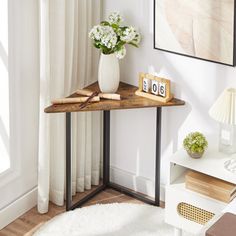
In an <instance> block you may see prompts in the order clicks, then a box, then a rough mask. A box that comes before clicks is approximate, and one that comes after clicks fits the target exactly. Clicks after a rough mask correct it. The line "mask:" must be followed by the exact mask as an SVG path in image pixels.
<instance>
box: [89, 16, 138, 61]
mask: <svg viewBox="0 0 236 236" xmlns="http://www.w3.org/2000/svg"><path fill="white" fill-rule="evenodd" d="M122 22H123V19H122V17H121V16H120V14H119V13H118V12H113V13H112V14H111V15H109V17H108V20H107V21H102V22H101V23H100V25H96V26H94V27H93V28H92V29H91V31H90V32H89V37H90V38H91V39H92V40H93V44H94V46H95V47H96V48H98V49H100V50H101V51H102V53H103V54H105V55H109V54H113V53H115V54H116V57H117V58H119V59H122V58H124V57H125V55H126V48H125V45H126V44H129V45H132V46H135V47H138V46H139V43H140V40H141V35H140V33H139V32H138V31H137V30H136V29H135V28H134V27H132V26H122V25H121V23H122Z"/></svg>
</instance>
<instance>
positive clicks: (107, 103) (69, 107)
mask: <svg viewBox="0 0 236 236" xmlns="http://www.w3.org/2000/svg"><path fill="white" fill-rule="evenodd" d="M85 89H89V90H91V91H94V92H95V91H99V86H98V83H97V82H96V83H94V84H92V85H90V86H88V87H86V88H85ZM137 89H138V88H137V87H135V86H132V85H129V84H126V83H122V82H121V83H120V86H119V89H118V92H117V93H118V94H120V95H121V101H111V100H101V101H100V102H96V103H89V104H88V105H87V106H86V107H85V108H83V109H80V104H62V105H52V106H49V107H47V108H46V109H45V112H46V113H65V114H66V210H67V211H69V210H73V209H75V208H77V207H80V206H82V205H83V204H84V203H86V202H87V201H88V200H89V199H91V198H92V197H94V196H95V195H96V194H98V193H100V192H101V191H103V190H104V189H106V188H112V189H115V190H118V191H120V192H123V193H125V194H127V195H130V196H132V197H134V198H137V199H139V200H141V201H144V202H146V203H148V204H152V205H156V206H159V204H160V203H159V202H160V197H159V196H160V164H161V163H160V161H161V156H160V150H161V111H162V107H171V106H182V105H184V104H185V102H184V101H181V100H179V99H175V98H174V99H172V100H171V101H170V102H168V103H161V102H157V101H153V100H150V99H147V98H143V97H139V96H137V95H135V91H136V90H137ZM78 96H79V95H77V94H72V95H71V96H69V97H78ZM151 107H155V108H157V118H156V165H155V173H156V174H155V199H154V200H153V199H151V198H149V197H145V196H144V195H143V194H140V193H137V192H134V191H132V190H129V189H127V188H125V187H123V186H120V185H117V184H115V183H112V182H111V181H110V111H111V110H123V109H134V108H151ZM88 111H90V112H91V111H103V113H104V114H103V184H102V185H101V186H99V187H97V189H96V190H94V191H93V192H91V193H90V194H88V195H87V196H85V197H84V198H83V199H81V200H80V201H78V202H77V203H75V204H74V205H72V192H71V169H72V167H71V164H72V163H71V113H72V112H88Z"/></svg>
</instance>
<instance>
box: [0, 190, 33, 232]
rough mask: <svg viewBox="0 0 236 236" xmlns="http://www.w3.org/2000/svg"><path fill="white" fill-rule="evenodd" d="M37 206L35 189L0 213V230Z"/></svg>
mask: <svg viewBox="0 0 236 236" xmlns="http://www.w3.org/2000/svg"><path fill="white" fill-rule="evenodd" d="M36 204H37V187H36V188H34V189H32V190H31V191H30V192H28V193H26V194H24V195H23V196H22V197H20V198H19V199H17V200H16V201H14V202H13V203H11V204H10V205H8V206H7V207H5V208H3V209H2V210H1V211H0V219H1V220H0V230H1V229H3V228H4V227H5V226H7V225H8V224H10V223H11V222H12V221H14V220H15V219H17V218H18V217H20V216H21V215H23V214H24V213H25V212H27V211H28V210H30V209H31V208H33V207H34V206H36Z"/></svg>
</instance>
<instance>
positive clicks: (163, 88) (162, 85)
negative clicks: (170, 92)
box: [159, 83, 166, 97]
mask: <svg viewBox="0 0 236 236" xmlns="http://www.w3.org/2000/svg"><path fill="white" fill-rule="evenodd" d="M159 95H160V96H162V97H165V96H166V84H165V83H159Z"/></svg>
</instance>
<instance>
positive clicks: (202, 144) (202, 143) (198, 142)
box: [183, 132, 208, 159]
mask: <svg viewBox="0 0 236 236" xmlns="http://www.w3.org/2000/svg"><path fill="white" fill-rule="evenodd" d="M183 146H184V149H185V150H186V151H187V153H188V154H189V156H190V157H192V158H195V159H198V158H201V157H202V156H203V154H204V152H205V150H206V149H207V147H208V142H207V140H206V138H205V136H204V135H203V134H202V133H200V132H194V133H190V134H188V135H187V137H186V138H185V139H184V141H183Z"/></svg>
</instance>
